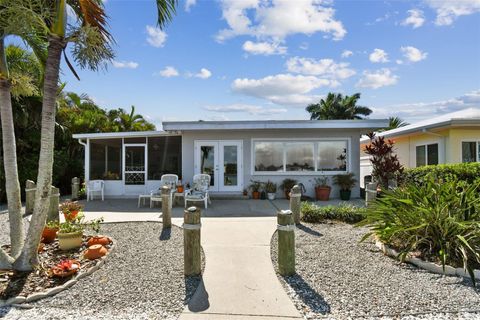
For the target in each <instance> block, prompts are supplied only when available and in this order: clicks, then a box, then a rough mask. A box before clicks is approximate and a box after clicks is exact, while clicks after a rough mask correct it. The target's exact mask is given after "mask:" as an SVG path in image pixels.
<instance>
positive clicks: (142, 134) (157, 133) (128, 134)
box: [72, 131, 179, 139]
mask: <svg viewBox="0 0 480 320" xmlns="http://www.w3.org/2000/svg"><path fill="white" fill-rule="evenodd" d="M173 135H179V134H178V133H174V132H165V131H130V132H103V133H77V134H73V135H72V137H73V138H74V139H107V138H138V137H163V136H173Z"/></svg>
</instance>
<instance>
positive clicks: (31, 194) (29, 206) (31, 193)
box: [25, 180, 37, 214]
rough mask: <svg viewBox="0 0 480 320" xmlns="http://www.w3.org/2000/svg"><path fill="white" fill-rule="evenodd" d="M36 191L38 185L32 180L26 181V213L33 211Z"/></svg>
mask: <svg viewBox="0 0 480 320" xmlns="http://www.w3.org/2000/svg"><path fill="white" fill-rule="evenodd" d="M35 191H37V185H36V184H35V182H33V181H32V180H27V181H26V182H25V214H32V213H33V206H34V205H35Z"/></svg>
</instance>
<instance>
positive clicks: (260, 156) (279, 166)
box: [253, 139, 348, 174]
mask: <svg viewBox="0 0 480 320" xmlns="http://www.w3.org/2000/svg"><path fill="white" fill-rule="evenodd" d="M253 158H254V160H253V162H254V163H255V167H254V173H266V174H268V173H274V172H277V173H283V174H298V173H300V172H310V173H313V172H318V173H321V172H328V173H330V174H331V173H335V172H338V173H341V172H346V171H347V170H348V140H347V139H335V140H332V139H330V140H305V141H293V140H292V141H290V140H285V141H278V140H274V141H254V142H253Z"/></svg>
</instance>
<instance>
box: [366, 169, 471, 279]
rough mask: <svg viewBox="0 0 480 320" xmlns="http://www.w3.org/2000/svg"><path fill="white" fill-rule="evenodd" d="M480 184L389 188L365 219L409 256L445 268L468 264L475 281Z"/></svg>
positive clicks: (376, 232)
mask: <svg viewBox="0 0 480 320" xmlns="http://www.w3.org/2000/svg"><path fill="white" fill-rule="evenodd" d="M478 188H480V182H477V183H475V184H467V183H465V182H458V181H442V182H440V181H438V180H436V179H434V178H433V177H429V178H428V179H426V180H425V181H424V183H423V185H422V186H418V185H416V184H413V183H409V184H406V185H405V186H402V187H399V188H396V189H393V190H388V191H385V193H384V194H383V195H382V197H380V198H377V200H376V201H375V202H374V203H373V204H372V206H371V207H369V208H368V212H367V216H366V219H365V220H364V221H362V222H361V223H360V225H362V226H368V227H369V228H370V229H371V231H370V232H369V233H367V234H366V235H365V236H364V237H363V239H362V241H363V240H365V239H367V238H368V237H369V236H371V235H375V236H376V237H378V239H379V240H380V241H382V242H383V243H386V244H388V245H390V246H392V247H394V248H396V249H397V250H399V252H400V255H399V258H401V259H402V260H403V259H405V257H406V255H407V254H409V253H412V252H416V253H419V254H420V255H421V257H422V258H423V259H425V260H430V261H432V260H433V261H435V262H440V263H441V264H442V265H443V266H445V265H453V266H455V267H458V266H463V268H464V269H465V270H467V271H468V273H469V274H470V276H471V278H472V280H473V281H475V278H474V273H473V269H474V268H475V267H478V266H480V195H479V193H478Z"/></svg>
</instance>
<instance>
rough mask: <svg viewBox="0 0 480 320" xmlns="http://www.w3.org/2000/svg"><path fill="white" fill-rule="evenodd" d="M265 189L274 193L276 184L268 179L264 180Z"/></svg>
mask: <svg viewBox="0 0 480 320" xmlns="http://www.w3.org/2000/svg"><path fill="white" fill-rule="evenodd" d="M265 191H266V192H267V193H275V192H277V184H276V183H274V182H272V181H270V180H268V181H267V182H265Z"/></svg>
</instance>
